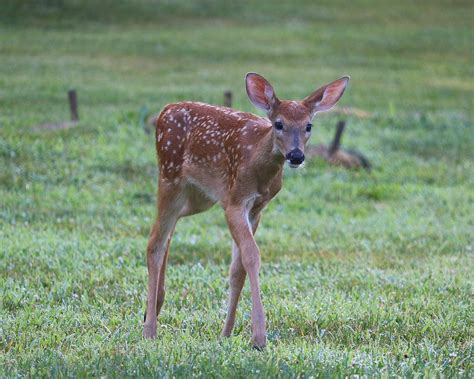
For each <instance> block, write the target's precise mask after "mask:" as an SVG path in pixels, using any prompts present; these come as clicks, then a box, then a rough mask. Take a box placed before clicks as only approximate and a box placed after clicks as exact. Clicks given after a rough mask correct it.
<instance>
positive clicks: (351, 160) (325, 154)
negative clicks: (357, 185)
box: [306, 121, 370, 171]
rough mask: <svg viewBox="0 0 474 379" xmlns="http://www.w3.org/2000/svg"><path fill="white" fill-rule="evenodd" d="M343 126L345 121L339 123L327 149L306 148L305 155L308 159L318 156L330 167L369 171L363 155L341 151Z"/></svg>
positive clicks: (317, 146)
mask: <svg viewBox="0 0 474 379" xmlns="http://www.w3.org/2000/svg"><path fill="white" fill-rule="evenodd" d="M345 126H346V122H345V121H339V122H338V123H337V126H336V134H335V135H334V139H333V141H332V142H331V145H329V147H328V146H326V145H313V146H308V147H307V149H306V155H307V156H308V157H313V156H316V155H317V156H320V157H321V158H323V159H324V160H326V161H327V162H329V163H330V164H332V165H336V166H342V167H345V168H349V169H359V168H364V169H366V170H367V171H370V162H369V160H368V159H367V158H366V157H365V156H364V155H362V154H361V153H360V152H358V151H355V150H345V149H341V138H342V133H343V132H344V128H345Z"/></svg>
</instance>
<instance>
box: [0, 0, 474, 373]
mask: <svg viewBox="0 0 474 379" xmlns="http://www.w3.org/2000/svg"><path fill="white" fill-rule="evenodd" d="M98 4H99V3H97V2H93V1H92V0H87V1H86V0H83V1H70V0H66V1H54V0H48V1H42V2H34V3H33V2H30V1H27V0H23V1H13V0H6V1H5V2H3V3H2V12H0V56H1V64H0V207H1V208H0V242H1V243H0V288H1V296H0V320H1V321H0V349H1V350H0V351H1V354H0V376H1V377H13V376H23V375H30V376H48V377H49V376H53V377H56V376H102V375H106V376H112V377H114V376H160V377H161V376H167V377H173V376H186V377H187V376H191V375H193V376H202V377H208V376H211V377H227V376H235V377H257V376H263V375H270V376H304V377H311V376H313V377H318V376H336V377H343V376H348V375H349V376H350V375H368V376H387V377H390V376H408V377H414V376H428V377H429V376H437V375H443V376H466V377H471V375H472V374H473V373H472V370H473V368H472V346H473V337H472V336H473V323H472V314H473V306H472V297H471V296H472V271H473V259H472V258H473V248H474V240H473V230H474V219H473V216H472V215H473V214H474V190H473V188H474V158H473V155H472V151H473V150H474V130H473V125H474V121H473V107H472V99H473V95H474V79H473V78H474V69H473V65H472V61H473V58H474V57H473V51H474V48H473V38H472V24H471V23H472V4H471V3H470V2H469V1H454V2H449V4H448V3H447V2H444V3H443V2H429V3H423V4H422V3H417V2H416V3H414V2H409V1H402V2H398V3H397V4H395V3H393V2H392V1H388V0H384V1H377V2H375V1H364V0H357V1H352V2H350V3H346V2H339V1H322V2H318V5H314V4H315V2H313V1H310V0H298V1H291V2H290V1H288V2H278V4H276V3H275V2H264V1H253V0H246V1H242V2H233V3H230V2H218V1H211V0H207V1H206V0H201V1H195V2H188V1H184V0H177V1H166V2H160V3H159V4H155V3H154V2H151V1H147V0H140V1H136V2H131V1H122V2H119V3H114V2H112V1H110V0H107V1H104V2H100V5H98ZM247 71H256V72H259V73H261V74H263V75H264V76H266V77H267V78H268V79H269V80H270V81H271V82H272V83H273V84H274V87H275V90H276V92H277V95H278V96H279V97H280V98H286V99H292V98H302V97H304V96H305V95H307V94H308V93H310V92H311V91H312V90H314V89H315V88H316V87H317V86H319V85H322V84H324V83H326V82H329V81H331V80H334V79H336V78H338V77H340V76H342V75H344V74H350V75H351V76H352V80H351V83H350V85H349V88H348V90H347V91H346V93H345V95H344V98H343V100H342V101H341V106H343V107H351V108H355V109H359V110H362V111H364V112H367V114H364V113H363V112H362V115H364V117H357V116H355V115H349V116H341V115H340V114H337V113H332V114H327V115H322V116H320V117H319V118H318V119H316V120H315V121H314V125H315V126H314V128H313V130H314V132H313V136H312V140H311V143H314V144H317V143H321V142H328V141H329V140H330V139H331V136H332V134H333V132H334V126H335V123H336V122H337V120H339V119H340V118H341V117H344V118H345V119H346V120H347V132H346V133H345V135H344V137H343V145H345V146H346V147H352V148H357V149H359V150H361V151H362V152H364V153H365V155H367V157H368V158H369V159H370V161H371V162H372V164H373V169H372V171H371V172H370V173H367V172H360V171H347V170H344V169H341V168H336V167H332V166H328V165H327V164H326V163H324V162H322V161H320V160H318V159H313V160H311V161H309V162H307V164H305V167H304V168H303V169H299V170H296V171H291V170H289V169H288V170H286V171H285V178H284V188H283V190H282V192H281V193H280V194H279V196H278V197H277V198H276V199H275V200H274V201H273V202H272V203H271V204H270V205H269V207H268V208H267V209H266V210H265V212H264V215H263V219H262V222H261V227H260V229H259V231H258V233H257V242H258V243H259V245H260V247H261V251H262V274H261V283H262V292H263V303H264V306H265V308H266V312H267V319H268V331H269V344H268V346H267V348H266V349H265V350H264V351H262V352H259V351H256V350H253V349H252V348H251V345H250V299H249V297H250V294H249V288H248V284H247V285H246V287H245V289H244V292H243V300H242V302H241V304H240V307H239V311H238V320H237V324H236V330H235V333H234V334H235V335H234V336H233V337H232V338H230V339H225V340H222V339H220V338H219V333H220V329H221V328H222V326H223V320H224V317H225V305H226V296H227V290H228V286H227V279H226V275H227V270H228V264H229V261H230V246H231V244H230V233H229V232H228V230H227V228H226V225H225V220H224V217H223V214H222V211H221V210H220V209H218V208H217V207H216V208H213V209H212V210H211V211H209V212H208V213H205V214H202V215H199V216H196V217H193V218H189V219H185V220H182V221H180V223H179V224H178V228H177V231H176V235H175V237H174V239H173V245H172V251H171V256H170V266H169V270H168V281H167V288H168V291H167V295H166V300H165V305H164V307H163V311H162V315H161V318H160V320H159V330H158V338H157V339H156V340H155V341H145V340H143V339H142V336H141V331H142V318H143V312H144V307H145V298H146V266H145V247H146V241H147V234H148V231H149V228H150V227H151V225H152V222H153V219H154V217H155V197H154V194H155V191H156V177H157V165H156V160H155V151H154V141H153V135H152V134H147V133H146V132H145V128H144V122H143V120H144V119H145V118H146V116H147V115H148V114H152V113H154V112H158V111H159V110H160V109H161V108H162V107H163V106H164V105H165V104H166V103H168V102H173V101H177V100H184V99H186V100H195V101H205V102H209V103H215V104H219V103H222V101H223V92H224V91H225V90H228V89H231V90H232V91H233V93H234V107H235V108H237V109H241V110H245V111H254V109H253V107H252V105H251V104H250V102H249V101H248V100H247V98H246V94H245V89H244V82H243V78H244V75H245V73H246V72H247ZM70 88H75V89H76V90H77V91H78V97H79V115H80V122H79V123H78V124H77V125H76V126H74V127H69V128H64V129H59V130H58V129H54V128H50V127H44V125H45V124H49V125H51V124H60V123H63V122H65V121H67V120H68V118H69V114H68V108H67V105H66V93H67V90H68V89H70ZM359 115H360V113H359Z"/></svg>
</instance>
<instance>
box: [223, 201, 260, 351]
mask: <svg viewBox="0 0 474 379" xmlns="http://www.w3.org/2000/svg"><path fill="white" fill-rule="evenodd" d="M226 219H227V223H228V225H229V229H230V232H231V233H232V237H233V239H234V241H235V243H236V244H237V247H238V248H239V250H240V254H241V260H242V266H243V268H244V270H245V271H246V273H247V275H248V277H249V281H250V291H251V294H252V341H253V344H254V346H255V347H256V348H263V347H264V346H265V344H266V327H265V314H264V311H263V305H262V299H261V296H260V283H259V277H258V276H259V271H260V251H259V250H258V246H257V244H256V243H255V239H254V238H253V233H252V229H251V225H250V223H249V214H248V209H247V208H246V207H240V206H239V207H228V208H227V209H226Z"/></svg>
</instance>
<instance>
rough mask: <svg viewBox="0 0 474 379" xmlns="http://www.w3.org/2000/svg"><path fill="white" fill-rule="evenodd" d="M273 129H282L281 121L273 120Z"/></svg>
mask: <svg viewBox="0 0 474 379" xmlns="http://www.w3.org/2000/svg"><path fill="white" fill-rule="evenodd" d="M275 129H276V130H283V122H281V121H275Z"/></svg>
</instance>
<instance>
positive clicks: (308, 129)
mask: <svg viewBox="0 0 474 379" xmlns="http://www.w3.org/2000/svg"><path fill="white" fill-rule="evenodd" d="M312 127H313V124H308V125H306V131H307V132H308V133H309V132H311V128H312Z"/></svg>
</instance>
